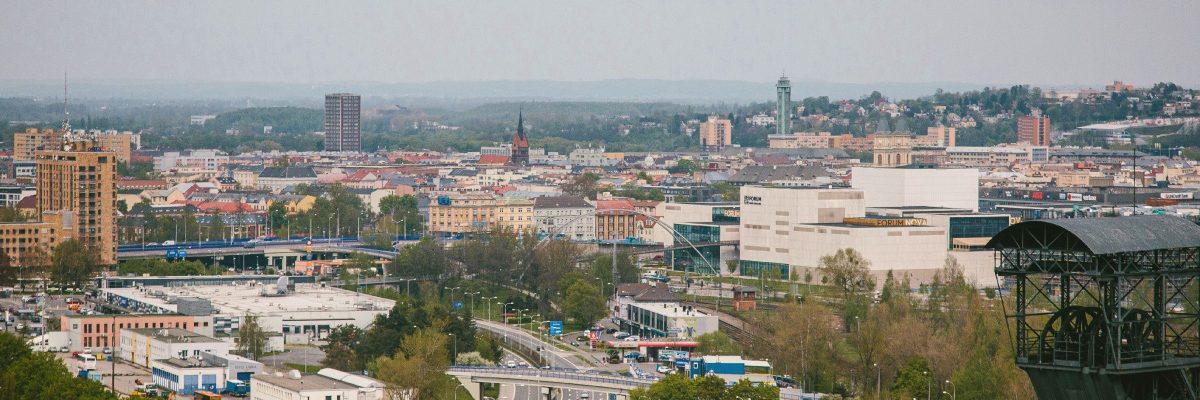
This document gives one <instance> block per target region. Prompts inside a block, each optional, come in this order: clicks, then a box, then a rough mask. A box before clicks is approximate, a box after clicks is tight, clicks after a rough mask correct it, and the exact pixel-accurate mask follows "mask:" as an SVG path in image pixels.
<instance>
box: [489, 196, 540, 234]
mask: <svg viewBox="0 0 1200 400" xmlns="http://www.w3.org/2000/svg"><path fill="white" fill-rule="evenodd" d="M495 223H496V225H497V226H500V227H502V228H508V229H511V230H513V232H529V231H531V230H533V200H530V199H527V198H524V197H504V198H502V199H500V200H499V202H498V204H497V206H496V222H495Z"/></svg>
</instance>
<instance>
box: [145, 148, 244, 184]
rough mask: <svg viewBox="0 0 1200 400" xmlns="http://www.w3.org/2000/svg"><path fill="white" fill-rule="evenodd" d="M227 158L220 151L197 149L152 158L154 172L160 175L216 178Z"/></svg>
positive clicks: (227, 162)
mask: <svg viewBox="0 0 1200 400" xmlns="http://www.w3.org/2000/svg"><path fill="white" fill-rule="evenodd" d="M226 164H229V156H228V155H226V154H225V152H222V151H220V150H212V149H199V150H187V151H168V152H165V153H163V154H162V155H161V156H157V157H154V170H155V171H157V172H160V173H202V174H210V175H211V176H207V177H205V179H208V178H211V177H212V176H216V174H219V173H221V172H222V171H221V170H222V169H223V168H224V167H225V165H226Z"/></svg>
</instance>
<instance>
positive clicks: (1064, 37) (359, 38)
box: [0, 0, 1200, 85]
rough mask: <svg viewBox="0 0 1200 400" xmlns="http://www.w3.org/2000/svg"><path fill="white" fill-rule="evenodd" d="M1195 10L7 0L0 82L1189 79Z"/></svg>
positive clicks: (1196, 62)
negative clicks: (65, 78)
mask: <svg viewBox="0 0 1200 400" xmlns="http://www.w3.org/2000/svg"><path fill="white" fill-rule="evenodd" d="M1197 17H1200V1H1194V0H1186V1H1152V2H1138V1H1102V0H1090V1H1065V0H1064V1H1058V0H1056V1H1028V2H1026V1H1007V0H1006V1H969V0H954V1H945V2H940V1H929V0H920V1H886V2H885V1H878V2H876V1H845V0H837V1H802V0H796V1H647V0H643V1H630V2H618V1H579V2H576V1H508V0H503V1H497V0H479V1H442V0H438V1H415V2H405V1H377V2H375V1H313V2H300V1H286V2H285V1H279V2H274V1H264V2H256V1H249V2H245V1H186V2H184V1H169V2H161V1H144V2H143V1H70V2H66V1H63V2H59V1H5V2H4V4H2V5H0V38H3V39H0V55H2V58H3V60H4V61H3V62H0V79H61V77H62V69H63V68H67V69H69V71H70V75H71V77H72V79H147V80H182V81H256V82H290V83H325V82H345V81H380V82H429V81H478V80H534V79H538V80H540V79H547V80H564V81H586V80H600V79H614V78H653V79H719V80H741V81H757V82H768V81H773V80H774V79H775V78H776V77H777V76H778V75H779V73H780V72H781V71H784V70H786V71H787V74H788V75H790V76H791V77H792V79H793V80H820V81H830V82H850V83H871V82H966V83H999V84H1009V83H1036V84H1083V85H1098V84H1103V83H1104V82H1108V81H1111V80H1113V79H1122V80H1125V81H1127V82H1133V83H1135V84H1147V83H1152V82H1156V81H1175V82H1179V83H1185V84H1196V83H1200V29H1197V25H1196V22H1197ZM68 65H69V67H68Z"/></svg>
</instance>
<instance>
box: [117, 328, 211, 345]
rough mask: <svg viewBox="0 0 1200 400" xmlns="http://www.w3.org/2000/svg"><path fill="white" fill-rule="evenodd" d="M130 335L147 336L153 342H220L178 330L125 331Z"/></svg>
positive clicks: (143, 329) (139, 329) (147, 329)
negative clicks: (152, 339) (130, 333)
mask: <svg viewBox="0 0 1200 400" xmlns="http://www.w3.org/2000/svg"><path fill="white" fill-rule="evenodd" d="M127 330H128V331H130V332H132V333H136V334H139V335H142V336H149V337H152V338H154V340H159V341H163V342H167V343H220V342H221V341H220V340H217V339H214V338H210V337H208V336H204V335H201V334H199V333H196V332H192V331H189V330H186V329H179V328H138V329H127Z"/></svg>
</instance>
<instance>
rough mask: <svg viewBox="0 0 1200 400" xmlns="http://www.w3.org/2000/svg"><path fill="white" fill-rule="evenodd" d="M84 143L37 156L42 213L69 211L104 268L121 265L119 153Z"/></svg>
mask: <svg viewBox="0 0 1200 400" xmlns="http://www.w3.org/2000/svg"><path fill="white" fill-rule="evenodd" d="M85 149H86V144H85V143H83V142H74V143H73V144H70V145H67V146H65V147H64V150H54V151H41V152H38V153H37V159H36V162H37V170H38V173H37V191H38V207H37V210H38V214H39V215H45V214H46V213H47V212H60V211H63V210H69V211H71V212H72V213H73V216H74V217H75V218H76V223H75V224H74V225H75V226H76V227H77V228H78V233H77V234H75V235H72V236H74V238H75V239H77V240H79V241H81V242H83V244H84V245H85V246H89V247H91V248H93V249H95V251H96V256H98V261H99V262H100V263H101V264H102V265H113V264H116V263H117V240H116V239H117V230H116V223H117V215H116V210H117V201H116V194H117V188H116V176H117V160H116V154H115V153H112V152H107V151H88V150H85Z"/></svg>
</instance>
